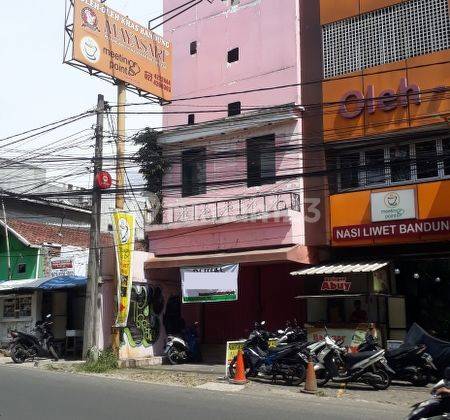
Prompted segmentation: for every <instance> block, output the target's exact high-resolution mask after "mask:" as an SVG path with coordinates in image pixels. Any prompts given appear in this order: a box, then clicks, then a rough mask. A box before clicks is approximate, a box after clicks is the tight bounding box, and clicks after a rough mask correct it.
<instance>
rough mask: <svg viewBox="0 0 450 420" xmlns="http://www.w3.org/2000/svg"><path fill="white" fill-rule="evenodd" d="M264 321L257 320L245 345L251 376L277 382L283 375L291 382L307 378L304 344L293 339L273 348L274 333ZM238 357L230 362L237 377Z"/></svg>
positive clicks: (231, 372)
mask: <svg viewBox="0 0 450 420" xmlns="http://www.w3.org/2000/svg"><path fill="white" fill-rule="evenodd" d="M264 324H265V323H264V322H262V323H261V324H258V323H256V324H255V328H254V330H253V331H252V332H251V333H250V336H249V338H248V339H247V340H246V341H245V343H244V347H243V356H244V365H245V369H246V376H247V377H256V376H262V377H266V378H268V379H271V380H272V381H273V382H275V381H276V380H277V378H278V377H281V378H282V379H283V380H284V381H285V382H286V383H287V384H290V385H291V384H294V383H298V384H300V383H301V382H303V381H304V379H305V376H306V364H307V362H308V359H307V357H306V356H305V354H304V353H303V352H302V348H303V347H304V344H302V343H292V344H285V345H282V346H277V347H275V348H273V349H269V345H268V340H269V338H270V335H271V334H270V333H269V332H267V331H266V330H265V329H264ZM236 362H237V357H235V358H233V360H232V361H231V363H230V365H229V366H228V373H229V377H230V378H234V375H235V370H236Z"/></svg>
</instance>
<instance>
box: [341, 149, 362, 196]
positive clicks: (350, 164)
mask: <svg viewBox="0 0 450 420" xmlns="http://www.w3.org/2000/svg"><path fill="white" fill-rule="evenodd" d="M340 168H341V185H340V189H342V190H346V189H348V188H357V187H358V186H359V153H351V154H348V155H343V156H341V157H340Z"/></svg>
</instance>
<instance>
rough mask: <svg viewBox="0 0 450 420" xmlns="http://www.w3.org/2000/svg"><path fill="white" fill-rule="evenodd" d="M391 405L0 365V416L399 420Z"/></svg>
mask: <svg viewBox="0 0 450 420" xmlns="http://www.w3.org/2000/svg"><path fill="white" fill-rule="evenodd" d="M405 414H406V413H405V410H404V409H400V408H397V407H395V406H392V405H382V404H377V403H366V402H358V401H343V400H337V399H330V398H320V397H309V396H308V397H306V396H303V395H299V394H291V396H283V395H273V396H268V395H253V394H246V393H245V391H241V392H239V393H229V392H217V391H208V390H202V389H195V388H182V387H176V386H165V385H152V384H146V383H137V382H130V381H120V380H117V379H111V378H104V377H96V376H87V375H74V374H67V373H57V372H51V371H44V370H41V369H36V368H24V367H17V366H8V365H6V366H0V420H28V419H29V420H65V419H70V420H71V419H74V420H75V419H76V420H80V419H89V420H90V419H92V420H115V419H120V420H131V419H133V420H134V419H139V420H143V419H149V420H156V419H157V420H164V419H168V420H172V419H174V420H175V419H181V420H190V419H193V420H211V419H214V420H228V419H229V420H236V419H241V418H245V419H248V420H253V419H254V420H274V419H275V420H284V419H286V420H294V419H295V420H302V419H305V420H306V419H307V420H327V419H333V420H350V419H364V420H371V419H374V420H375V419H376V420H379V419H380V418H382V419H383V420H391V419H402V418H403V417H404V415H405Z"/></svg>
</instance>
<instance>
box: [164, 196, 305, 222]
mask: <svg viewBox="0 0 450 420" xmlns="http://www.w3.org/2000/svg"><path fill="white" fill-rule="evenodd" d="M282 210H294V211H298V212H301V203H300V195H299V194H297V193H292V192H288V193H282V192H280V193H278V194H273V193H271V194H264V195H258V196H254V197H244V198H237V199H232V200H221V201H213V202H206V203H196V204H188V205H186V206H176V207H166V208H164V209H163V224H168V223H180V222H194V221H205V220H218V219H232V220H233V219H237V218H239V217H245V216H251V215H264V214H267V213H272V212H276V211H282Z"/></svg>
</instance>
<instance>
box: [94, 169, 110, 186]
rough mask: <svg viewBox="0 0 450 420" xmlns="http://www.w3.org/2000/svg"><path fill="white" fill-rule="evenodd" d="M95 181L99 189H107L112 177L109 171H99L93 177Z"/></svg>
mask: <svg viewBox="0 0 450 420" xmlns="http://www.w3.org/2000/svg"><path fill="white" fill-rule="evenodd" d="M95 180H96V182H97V186H98V187H99V188H100V189H101V190H107V189H108V188H109V187H111V184H112V178H111V175H110V174H109V172H106V171H100V172H99V173H98V174H97V176H96V178H95Z"/></svg>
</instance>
